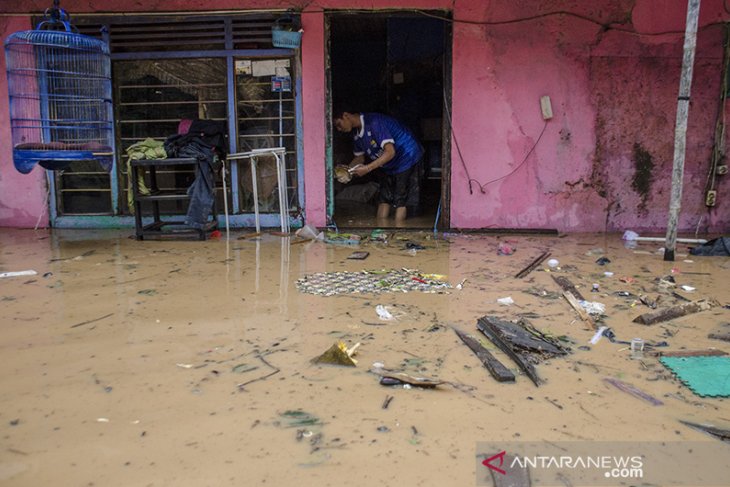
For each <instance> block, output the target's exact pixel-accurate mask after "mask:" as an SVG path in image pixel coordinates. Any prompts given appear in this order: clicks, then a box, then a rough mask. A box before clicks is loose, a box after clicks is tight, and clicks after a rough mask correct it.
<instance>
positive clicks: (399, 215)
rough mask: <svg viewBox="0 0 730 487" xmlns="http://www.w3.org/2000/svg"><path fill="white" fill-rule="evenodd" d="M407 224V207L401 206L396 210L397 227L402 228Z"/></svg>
mask: <svg viewBox="0 0 730 487" xmlns="http://www.w3.org/2000/svg"><path fill="white" fill-rule="evenodd" d="M405 223H406V207H405V206H399V207H398V208H396V209H395V226H396V227H402V226H403V225H404V224H405Z"/></svg>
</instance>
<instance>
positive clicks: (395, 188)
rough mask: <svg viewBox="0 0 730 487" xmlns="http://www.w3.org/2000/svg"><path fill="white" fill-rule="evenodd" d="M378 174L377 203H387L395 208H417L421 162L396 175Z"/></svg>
mask: <svg viewBox="0 0 730 487" xmlns="http://www.w3.org/2000/svg"><path fill="white" fill-rule="evenodd" d="M378 172H379V173H380V177H379V178H378V182H379V183H380V196H379V198H378V203H387V204H389V205H391V206H393V207H395V208H399V207H402V206H408V207H414V208H415V207H418V204H419V198H420V193H421V187H420V182H421V172H422V164H421V161H419V162H418V163H417V164H414V165H413V166H411V167H410V168H409V169H406V170H405V171H403V172H401V173H398V174H385V173H384V172H382V171H378Z"/></svg>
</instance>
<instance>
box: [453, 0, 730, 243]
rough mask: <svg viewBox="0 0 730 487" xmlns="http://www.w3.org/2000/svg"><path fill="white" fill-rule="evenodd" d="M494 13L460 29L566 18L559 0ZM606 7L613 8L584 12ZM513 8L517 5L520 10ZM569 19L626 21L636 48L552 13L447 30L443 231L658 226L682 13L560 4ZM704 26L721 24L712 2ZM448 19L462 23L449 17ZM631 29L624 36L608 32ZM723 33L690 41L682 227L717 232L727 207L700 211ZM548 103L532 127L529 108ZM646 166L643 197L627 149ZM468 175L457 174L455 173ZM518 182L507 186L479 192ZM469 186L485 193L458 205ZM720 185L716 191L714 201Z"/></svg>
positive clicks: (664, 200)
mask: <svg viewBox="0 0 730 487" xmlns="http://www.w3.org/2000/svg"><path fill="white" fill-rule="evenodd" d="M539 4H540V5H539V6H538V8H536V5H535V4H534V3H531V4H529V6H527V4H526V3H524V2H492V4H491V5H488V6H485V7H484V8H483V9H482V10H481V11H479V10H475V11H473V12H470V13H469V14H468V15H467V14H464V16H465V17H467V18H470V19H472V20H474V19H480V20H489V21H499V20H507V19H515V18H521V17H529V16H535V15H539V14H541V13H546V12H550V11H555V10H568V9H567V8H566V5H565V4H566V2H557V1H553V2H550V1H543V2H539ZM598 4H603V5H605V4H609V5H612V6H608V7H606V6H603V5H602V6H601V7H600V8H596V7H592V6H591V5H598ZM522 5H524V6H522ZM569 10H570V11H571V12H574V13H577V14H580V15H584V16H587V17H589V18H592V19H596V20H599V21H601V22H603V23H605V22H610V21H616V22H624V21H626V20H632V21H633V22H634V24H635V29H636V30H638V31H640V32H646V33H657V32H665V31H676V33H672V34H667V35H661V36H656V35H647V36H637V35H634V34H631V33H626V32H619V31H617V30H608V31H603V29H602V28H601V26H600V25H598V24H597V23H592V22H588V21H586V20H583V19H579V18H577V17H574V16H567V15H556V16H546V17H543V18H539V19H535V20H531V21H525V22H519V23H513V24H512V23H510V24H502V25H487V26H483V25H482V26H475V25H467V24H458V25H457V26H456V27H455V33H454V69H453V78H454V80H455V81H454V83H455V84H459V91H458V93H459V96H458V97H455V98H454V106H453V113H454V133H455V135H456V138H457V141H458V142H459V145H460V147H461V152H462V154H463V156H464V164H462V162H461V161H460V159H459V157H458V154H456V153H455V151H452V152H454V156H453V159H452V200H451V204H452V213H451V216H452V219H451V223H452V226H454V227H463V228H472V227H518V228H525V227H528V228H530V227H532V228H557V229H559V230H564V231H571V230H572V231H593V230H603V229H604V227H605V226H606V221H607V218H606V213H607V212H608V211H610V214H609V217H608V223H607V225H608V229H609V230H622V229H627V228H632V229H636V230H641V229H647V230H662V229H663V228H665V227H666V224H667V210H668V206H669V188H670V185H671V170H672V159H673V140H674V123H675V113H676V96H677V90H678V86H679V72H680V67H681V56H682V42H683V31H684V24H685V15H686V2H684V1H682V2H680V1H676V0H674V1H659V0H653V1H649V0H644V1H635V2H634V1H623V2H618V1H617V2H610V3H609V2H571V5H570V9H569ZM701 13H702V19H701V21H702V25H705V26H707V25H708V24H710V23H712V22H715V21H717V20H719V19H720V18H721V17H724V18H727V17H728V14H727V13H726V12H724V11H723V8H722V3H721V2H719V1H716V2H712V1H704V2H703V3H702V11H701ZM456 17H457V18H459V17H460V13H459V12H458V10H457V13H456ZM617 27H621V28H624V29H629V30H631V28H632V26H631V25H630V24H622V25H617ZM721 58H722V27H721V26H719V25H716V26H708V27H705V28H703V29H701V30H700V33H699V36H698V49H697V61H696V65H695V76H694V84H693V98H692V99H693V101H692V106H691V109H690V122H689V131H688V139H687V162H686V166H685V179H684V181H685V186H684V198H683V205H682V212H681V218H680V228H682V229H684V230H694V229H695V227H696V225H697V223H698V221H699V220H700V218H702V219H703V224H702V225H703V226H702V227H701V228H702V229H705V228H707V226H708V224H709V225H710V228H709V229H710V230H711V231H724V230H726V229H727V228H728V224H729V223H730V217H729V216H728V209H729V208H730V201H728V199H727V198H718V201H719V204H718V206H717V207H715V208H714V209H713V210H712V211H711V212H708V211H707V209H706V207H705V206H704V204H703V202H704V194H703V187H704V181H705V177H706V172H707V167H708V159H709V154H710V148H711V144H712V132H713V129H714V123H715V115H716V113H717V102H716V101H715V100H717V97H718V95H719V82H720V74H721V68H720V66H721V64H722V60H721ZM541 95H549V96H550V97H551V99H552V105H553V112H554V115H555V116H554V118H553V119H552V120H550V121H549V122H548V123H547V126H546V130H545V133H544V135H543V137H542V138H541V140H540V141H539V143H538V144H537V147H536V149H535V151H534V153H533V154H532V155H530V157H529V158H527V160H526V162H525V164H524V165H523V166H521V167H519V169H517V166H518V165H519V164H520V162H521V161H522V160H523V159H524V157H525V154H527V152H528V151H529V150H530V148H531V147H532V146H533V145H534V144H535V142H536V140H537V138H538V136H539V134H540V132H541V130H542V126H543V123H544V122H543V121H542V117H541V114H540V110H539V101H538V100H539V98H540V96H541ZM635 146H636V147H637V148H638V153H639V154H640V155H642V156H643V159H642V160H645V159H646V158H647V154H648V158H649V159H650V160H651V161H653V163H654V170H653V171H652V173H653V178H652V182H651V184H650V185H649V190H648V192H646V193H645V197H644V198H643V199H642V197H641V196H642V195H640V194H638V193H637V191H636V190H634V189H632V182H633V179H634V175H635V165H636V162H635V159H636V155H635V154H636V150H635ZM464 166H466V169H465V167H464ZM512 171H515V172H514V174H512V175H510V176H507V177H506V178H504V179H502V180H500V181H497V182H494V183H489V182H490V181H493V180H495V179H498V178H500V177H502V176H505V175H507V174H509V173H510V172H512ZM467 172H468V174H469V176H470V177H471V179H473V180H476V181H478V182H479V183H481V184H482V185H485V187H484V192H481V191H479V190H478V186H477V185H476V184H475V185H474V187H475V188H476V189H475V190H474V192H473V193H471V194H470V193H469V188H468V183H467ZM723 186H725V187H726V186H727V184H725V183H723V182H721V188H720V189H721V191H720V192H722V188H723Z"/></svg>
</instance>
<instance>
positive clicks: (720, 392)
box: [659, 356, 730, 397]
mask: <svg viewBox="0 0 730 487" xmlns="http://www.w3.org/2000/svg"><path fill="white" fill-rule="evenodd" d="M659 360H660V361H661V363H663V364H664V366H665V367H667V368H668V369H669V370H671V371H672V372H674V373H675V374H676V375H677V377H678V378H679V380H681V381H682V382H683V383H684V385H686V386H687V387H689V388H690V389H691V390H692V392H694V393H695V394H697V395H698V396H701V397H730V357H727V356H717V357H715V356H713V357H662V358H660V359H659Z"/></svg>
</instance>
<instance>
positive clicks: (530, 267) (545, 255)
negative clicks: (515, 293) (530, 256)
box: [515, 252, 550, 279]
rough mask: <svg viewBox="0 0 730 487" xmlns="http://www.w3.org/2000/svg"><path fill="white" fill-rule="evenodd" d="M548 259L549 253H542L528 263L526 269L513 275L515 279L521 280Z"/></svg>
mask: <svg viewBox="0 0 730 487" xmlns="http://www.w3.org/2000/svg"><path fill="white" fill-rule="evenodd" d="M548 257H550V252H543V253H542V254H541V255H540V256H538V257H537V258H536V259H535V260H533V261H532V262H530V264H529V265H528V266H527V267H525V268H524V269H522V270H521V271H520V272H518V273H517V274H515V278H517V279H522V278H523V277H525V276H526V275H527V274H529V273H530V272H532V271H533V270H534V269H535V268H536V267H537V266H539V265H540V264H541V263H542V261H544V260H545V259H547V258H548Z"/></svg>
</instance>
